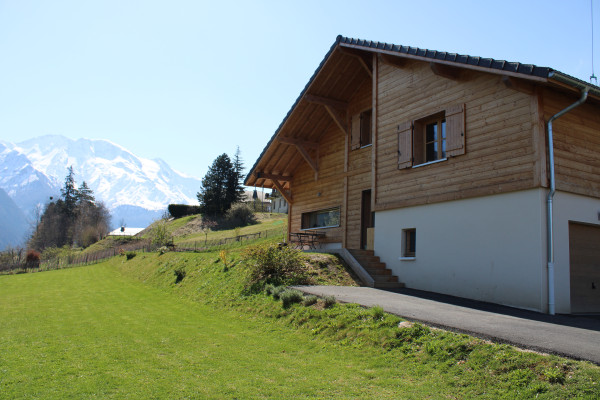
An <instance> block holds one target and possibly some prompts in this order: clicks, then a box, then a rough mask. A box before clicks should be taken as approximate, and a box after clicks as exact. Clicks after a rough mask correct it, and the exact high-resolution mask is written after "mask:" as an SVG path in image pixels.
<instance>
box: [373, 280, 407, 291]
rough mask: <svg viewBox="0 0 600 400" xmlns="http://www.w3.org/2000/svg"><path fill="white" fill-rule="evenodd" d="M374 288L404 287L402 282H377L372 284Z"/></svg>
mask: <svg viewBox="0 0 600 400" xmlns="http://www.w3.org/2000/svg"><path fill="white" fill-rule="evenodd" d="M373 287H374V288H375V289H401V288H403V287H405V285H404V283H402V282H377V281H375V285H373Z"/></svg>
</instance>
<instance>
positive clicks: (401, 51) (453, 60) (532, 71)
mask: <svg viewBox="0 0 600 400" xmlns="http://www.w3.org/2000/svg"><path fill="white" fill-rule="evenodd" d="M338 47H344V48H351V49H357V50H363V51H368V52H374V53H382V54H388V55H392V56H399V57H404V58H411V59H417V60H421V61H426V62H434V63H443V64H447V65H453V66H455V67H460V68H468V69H476V70H480V71H487V72H490V73H496V74H503V75H504V74H506V75H511V76H517V77H519V78H523V79H530V80H535V81H538V82H542V83H544V82H548V81H549V80H552V81H553V82H560V83H561V84H563V85H567V86H570V87H572V88H575V89H578V90H581V89H583V88H588V89H590V93H592V94H594V95H595V96H600V87H598V86H594V85H591V84H589V83H587V82H585V81H582V80H580V79H577V78H575V77H572V76H570V75H567V74H564V73H562V72H560V71H557V70H554V69H552V68H549V67H540V66H536V65H533V64H522V63H519V62H508V61H504V60H495V59H493V58H482V57H474V56H469V55H462V54H457V53H448V52H444V51H437V50H429V49H421V48H418V47H411V46H403V45H395V44H390V43H383V42H374V41H370V40H363V39H355V38H349V37H344V36H341V35H339V36H338V37H337V38H336V40H335V42H334V43H333V45H332V46H331V48H330V49H329V51H328V52H327V54H325V57H324V58H323V60H322V61H321V63H320V64H319V66H318V67H317V69H316V70H315V72H314V73H313V75H312V76H311V78H310V79H309V81H308V82H307V84H306V86H305V87H304V89H303V90H302V92H300V95H299V96H298V98H297V99H296V101H295V102H294V104H293V105H292V107H291V108H290V110H289V111H288V113H287V114H286V116H285V117H284V118H283V120H282V121H281V124H280V125H279V127H278V128H277V130H276V131H275V133H274V134H273V136H272V137H271V139H270V140H269V142H268V143H267V145H266V146H265V148H264V149H263V151H262V152H261V154H260V156H259V157H258V158H257V159H256V162H255V163H254V165H253V166H252V168H251V169H250V171H249V172H248V174H247V175H246V179H245V181H244V182H245V183H246V184H247V182H248V180H249V179H250V177H251V175H252V174H253V173H254V172H255V169H256V167H257V165H258V163H259V162H260V160H261V159H262V157H263V156H264V155H265V153H266V152H267V150H268V149H269V147H270V146H271V144H272V143H273V141H274V140H275V138H276V137H277V135H278V134H279V132H280V131H281V129H282V128H283V126H284V125H285V123H286V122H287V120H288V118H289V117H290V116H291V114H292V113H293V112H294V110H295V109H296V108H297V106H298V104H299V103H300V100H301V99H302V98H303V97H304V95H305V94H306V93H307V91H308V89H309V88H310V87H311V84H312V83H313V82H314V81H315V79H316V78H317V76H318V75H319V73H320V72H321V70H322V69H323V67H324V66H325V64H326V63H327V61H328V60H329V58H330V57H331V55H332V53H333V52H334V51H335V50H336V48H338Z"/></svg>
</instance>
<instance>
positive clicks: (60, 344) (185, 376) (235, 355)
mask: <svg viewBox="0 0 600 400" xmlns="http://www.w3.org/2000/svg"><path fill="white" fill-rule="evenodd" d="M142 260H143V258H142V257H140V258H139V260H138V261H142ZM187 260H188V264H191V263H192V262H195V261H197V260H194V259H189V258H187ZM143 261H148V260H147V259H146V260H143ZM171 261H173V260H171ZM120 262H122V261H121V259H117V260H115V261H113V262H112V263H105V264H103V265H96V266H93V267H82V268H73V269H68V270H59V271H50V272H45V273H39V274H24V275H15V276H3V277H0V287H1V288H2V290H0V304H1V306H0V314H1V319H2V321H3V324H2V327H1V328H0V372H1V374H0V393H2V395H1V396H0V397H2V398H3V399H12V398H44V399H52V398H56V399H65V398H77V399H79V398H143V399H148V398H156V399H163V398H189V397H194V398H245V399H246V398H248V399H250V398H300V397H301V398H306V397H310V398H331V397H340V398H373V399H380V398H395V397H396V396H397V394H398V390H399V387H402V388H403V389H402V392H403V393H404V394H405V395H407V396H408V397H411V393H412V394H415V393H418V395H416V394H415V396H416V397H421V395H423V394H424V395H435V393H436V392H437V390H440V384H439V383H438V381H437V379H436V374H427V376H423V377H422V378H421V379H418V380H415V379H414V377H413V376H411V375H410V373H409V372H408V371H406V372H402V371H399V370H398V369H397V367H396V365H395V362H394V357H392V356H391V355H390V354H386V353H385V352H382V351H377V352H376V353H377V354H376V356H375V357H373V356H374V354H373V353H372V350H370V349H352V348H345V347H339V346H336V345H335V343H331V342H328V341H326V340H318V339H314V338H312V337H311V336H310V335H306V334H305V333H304V332H298V331H295V330H294V329H290V328H288V327H286V326H283V325H278V324H275V325H274V324H272V323H270V321H269V320H267V319H264V318H257V317H253V316H252V315H248V314H245V313H244V312H242V311H240V310H234V309H230V310H223V309H216V308H214V307H210V306H207V305H202V304H199V303H198V302H192V301H189V300H186V299H176V298H174V297H173V296H172V294H170V293H167V292H165V291H160V290H156V289H154V288H152V287H149V286H148V285H143V284H141V283H139V282H136V281H133V280H131V279H128V278H125V277H123V276H122V275H120V274H119V273H118V272H117V269H118V268H119V267H120V265H118V264H119V263H120ZM128 263H129V262H128ZM131 266H133V263H132V264H129V265H128V267H131ZM138 266H139V265H138ZM152 275H153V274H152ZM186 279H187V278H186ZM225 297H227V296H225Z"/></svg>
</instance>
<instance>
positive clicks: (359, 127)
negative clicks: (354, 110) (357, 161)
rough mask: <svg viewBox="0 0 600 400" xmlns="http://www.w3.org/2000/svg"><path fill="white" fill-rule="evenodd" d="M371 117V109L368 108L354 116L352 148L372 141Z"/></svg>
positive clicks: (357, 147)
mask: <svg viewBox="0 0 600 400" xmlns="http://www.w3.org/2000/svg"><path fill="white" fill-rule="evenodd" d="M371 118H372V111H371V110H366V111H363V112H361V113H359V114H355V115H353V116H352V150H355V149H359V148H361V147H364V146H367V145H370V144H371V143H372V138H371Z"/></svg>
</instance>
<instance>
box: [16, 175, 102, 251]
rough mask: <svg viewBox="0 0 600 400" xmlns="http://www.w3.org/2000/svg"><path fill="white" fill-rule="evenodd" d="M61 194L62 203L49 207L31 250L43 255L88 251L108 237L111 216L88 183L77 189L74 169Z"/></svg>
mask: <svg viewBox="0 0 600 400" xmlns="http://www.w3.org/2000/svg"><path fill="white" fill-rule="evenodd" d="M60 193H61V196H60V198H59V199H57V200H55V201H50V202H49V203H48V204H47V205H46V207H45V209H44V211H43V214H42V216H41V217H40V219H39V221H38V222H37V224H36V226H35V229H34V232H33V235H32V236H31V239H30V240H29V243H28V245H29V247H30V248H33V249H36V250H39V251H43V250H44V249H46V248H49V247H62V246H65V245H67V246H73V245H75V246H81V247H87V246H89V245H91V244H93V243H95V242H97V241H98V240H100V239H102V238H103V237H104V236H106V234H107V233H108V232H109V226H110V213H109V212H108V209H107V208H106V207H105V206H104V204H103V203H102V202H98V201H96V199H95V197H94V192H93V191H92V190H91V189H90V188H89V187H88V185H87V183H86V182H85V181H83V182H82V183H81V185H80V186H79V188H77V187H76V186H75V177H74V173H73V167H72V166H71V167H69V169H68V174H67V176H66V178H65V183H64V186H63V187H62V189H61V191H60ZM50 199H51V200H52V198H50Z"/></svg>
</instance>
